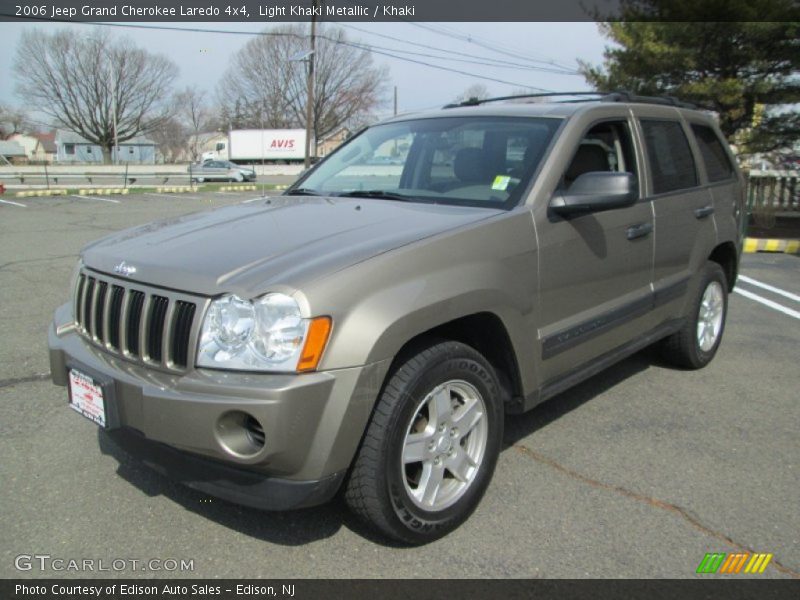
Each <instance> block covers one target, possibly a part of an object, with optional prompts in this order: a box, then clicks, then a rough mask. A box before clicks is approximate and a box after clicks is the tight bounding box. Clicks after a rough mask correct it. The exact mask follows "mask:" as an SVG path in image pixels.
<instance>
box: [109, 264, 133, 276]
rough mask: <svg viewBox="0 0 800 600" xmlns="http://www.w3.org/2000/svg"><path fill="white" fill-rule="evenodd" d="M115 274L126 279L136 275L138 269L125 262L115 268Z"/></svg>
mask: <svg viewBox="0 0 800 600" xmlns="http://www.w3.org/2000/svg"><path fill="white" fill-rule="evenodd" d="M114 273H117V274H119V275H124V276H125V277H130V276H131V275H133V274H134V273H136V267H134V266H133V265H129V264H128V263H126V262H125V261H124V260H123V261H122V262H121V263H119V264H118V265H116V266H115V267H114Z"/></svg>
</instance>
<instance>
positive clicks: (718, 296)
mask: <svg viewBox="0 0 800 600" xmlns="http://www.w3.org/2000/svg"><path fill="white" fill-rule="evenodd" d="M689 310H690V313H689V316H688V318H687V319H686V323H685V324H684V326H683V327H682V328H681V329H680V330H679V331H677V332H676V333H674V334H672V335H671V336H669V337H668V338H666V339H665V340H664V342H663V346H662V349H663V355H664V357H665V358H666V359H667V360H668V361H670V362H671V363H673V364H675V365H677V366H679V367H685V368H687V369H702V368H703V367H705V366H706V365H707V364H708V363H710V362H711V360H712V359H713V358H714V356H715V355H716V353H717V349H718V348H719V345H720V342H721V341H722V334H723V332H724V331H725V319H726V317H727V315H728V281H727V278H726V277H725V272H724V271H723V270H722V267H720V265H719V264H717V263H715V262H711V261H709V262H707V263H706V265H705V267H704V269H703V273H702V275H701V279H700V285H699V286H698V291H697V293H696V294H695V297H694V299H693V301H692V304H691V306H690V309H689Z"/></svg>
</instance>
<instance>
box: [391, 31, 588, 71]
mask: <svg viewBox="0 0 800 600" xmlns="http://www.w3.org/2000/svg"><path fill="white" fill-rule="evenodd" d="M401 20H402V21H404V22H406V23H408V24H409V25H413V26H414V27H419V28H420V29H425V30H427V31H432V32H433V33H438V34H439V35H444V36H447V37H450V38H453V39H457V40H460V41H462V42H467V43H470V44H475V45H477V46H480V47H482V48H485V49H487V50H490V51H492V52H496V53H498V54H502V55H504V56H510V57H512V58H516V59H517V60H520V59H521V60H526V61H529V62H534V63H540V64H546V65H551V66H552V67H554V68H559V69H562V70H563V71H568V72H569V74H576V73H577V71H575V69H572V68H571V67H568V66H565V65H560V64H558V63H557V62H556V61H554V60H552V59H548V60H541V59H537V58H532V57H530V56H525V55H522V54H520V53H519V52H509V51H508V50H506V49H504V48H503V47H502V46H501V45H499V44H496V43H494V42H492V43H489V42H487V41H485V40H483V39H482V38H480V37H478V36H474V35H470V34H466V33H462V32H458V31H456V30H449V31H448V30H447V29H446V28H443V27H438V28H437V27H434V26H433V25H430V24H423V23H417V22H415V21H408V20H406V19H401Z"/></svg>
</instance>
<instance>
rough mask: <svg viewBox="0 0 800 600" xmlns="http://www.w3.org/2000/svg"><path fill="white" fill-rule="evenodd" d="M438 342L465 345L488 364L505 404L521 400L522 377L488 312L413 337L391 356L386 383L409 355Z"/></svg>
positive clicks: (496, 318)
mask: <svg viewBox="0 0 800 600" xmlns="http://www.w3.org/2000/svg"><path fill="white" fill-rule="evenodd" d="M442 340H448V341H455V342H461V343H463V344H466V345H467V346H470V347H471V348H473V349H475V350H476V351H477V352H479V353H480V354H481V355H483V357H484V358H486V360H487V361H489V364H491V365H492V367H493V368H494V370H495V372H496V373H497V375H498V378H499V379H500V383H501V385H502V387H503V391H504V395H505V397H504V398H503V400H504V402H505V403H506V405H508V403H509V402H512V401H513V400H514V399H517V398H520V397H522V395H523V385H522V377H521V375H520V370H519V364H518V361H517V356H516V352H515V350H514V345H513V343H512V341H511V337H510V336H509V334H508V330H507V329H506V326H505V324H504V323H503V320H502V319H501V318H500V317H499V316H498V315H496V314H495V313H493V312H489V311H483V312H478V313H473V314H469V315H464V316H461V317H458V318H455V319H452V320H450V321H447V322H445V323H441V324H439V325H436V326H434V327H431V328H429V329H427V330H425V331H422V332H420V333H417V334H415V335H414V336H413V337H411V338H410V339H408V340H407V341H406V342H405V343H404V344H403V345H402V346H401V348H400V350H399V351H398V352H397V354H396V355H395V357H394V360H393V361H392V363H391V366H390V367H389V370H388V373H387V375H386V380H388V379H389V378H390V377H391V374H392V373H393V372H394V371H395V370H396V369H397V368H398V367H399V366H400V365H402V364H403V363H404V362H405V361H407V360H408V359H409V358H410V357H411V356H413V355H415V354H416V353H418V352H419V351H421V350H422V349H423V348H425V347H426V346H428V345H430V344H433V343H435V342H436V341H442Z"/></svg>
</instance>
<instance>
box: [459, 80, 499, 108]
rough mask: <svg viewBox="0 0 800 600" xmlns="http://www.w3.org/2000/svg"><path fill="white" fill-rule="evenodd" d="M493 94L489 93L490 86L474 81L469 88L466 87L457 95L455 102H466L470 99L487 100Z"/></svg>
mask: <svg viewBox="0 0 800 600" xmlns="http://www.w3.org/2000/svg"><path fill="white" fill-rule="evenodd" d="M490 97H491V94H490V93H489V88H487V87H486V86H485V85H483V84H482V83H473V84H472V85H471V86H469V87H468V88H467V89H465V90H464V91H463V92H461V94H459V95H458V96H456V98H455V102H456V103H459V102H466V101H468V100H486V99H487V98H490Z"/></svg>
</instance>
